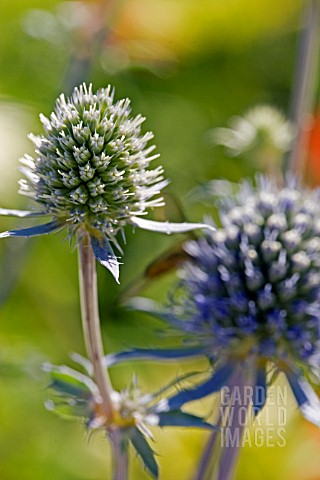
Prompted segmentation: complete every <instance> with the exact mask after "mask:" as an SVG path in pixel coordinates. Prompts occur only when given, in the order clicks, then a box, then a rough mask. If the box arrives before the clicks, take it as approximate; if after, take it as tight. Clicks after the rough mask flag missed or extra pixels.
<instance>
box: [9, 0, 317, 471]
mask: <svg viewBox="0 0 320 480" xmlns="http://www.w3.org/2000/svg"><path fill="white" fill-rule="evenodd" d="M302 7H303V2H302V1H299V0H269V1H268V2H261V1H257V0H201V1H199V2H195V1H194V0H114V1H112V0H109V1H101V2H99V1H96V2H93V1H82V2H58V1H55V0H47V1H46V2H45V6H44V2H43V1H40V0H38V1H36V0H34V1H32V0H20V1H19V2H12V1H11V0H1V1H0V62H1V66H0V68H1V70H0V71H1V75H0V127H1V128H0V141H1V146H2V148H1V150H0V204H1V206H3V207H7V208H25V207H27V200H26V198H23V197H20V196H19V195H18V194H17V180H18V179H19V178H20V174H19V171H18V169H17V166H18V159H19V157H21V156H22V155H23V154H24V153H25V152H28V153H30V154H32V146H31V143H30V142H29V141H28V139H27V133H29V132H31V131H32V132H34V133H40V122H39V120H38V114H39V113H40V112H43V113H44V114H46V115H49V114H50V112H51V111H52V109H53V105H54V100H55V98H56V96H57V95H58V94H60V93H61V92H62V91H64V92H66V93H70V92H71V90H72V88H73V86H75V85H77V84H79V83H81V82H82V81H88V82H92V83H93V85H94V88H98V87H102V86H106V85H107V84H109V83H112V84H113V85H114V86H115V88H116V98H122V97H124V96H128V97H130V98H131V99H132V105H133V111H134V113H142V114H143V115H145V116H146V117H147V121H146V122H145V129H150V130H152V131H153V132H154V133H155V143H156V145H157V151H158V152H159V153H161V159H160V161H161V164H162V165H163V166H164V167H165V171H166V175H167V177H168V178H170V179H171V184H170V186H169V187H168V188H167V192H168V207H167V208H166V210H165V211H164V212H161V214H163V216H165V217H166V218H169V219H170V220H176V221H179V220H180V218H181V213H180V212H179V209H178V208H176V206H175V203H176V200H174V198H176V199H179V202H180V204H181V205H182V207H183V209H184V212H185V215H186V216H187V218H188V219H190V220H193V221H196V220H200V219H201V216H202V215H203V214H204V213H205V212H206V209H205V207H204V206H203V205H202V206H200V207H199V206H195V205H190V202H189V203H188V195H187V194H188V192H189V191H190V189H192V188H194V187H196V186H199V185H201V184H203V182H205V181H207V180H211V179H220V178H228V179H230V180H232V181H237V180H239V179H240V178H243V177H246V176H252V175H253V174H254V171H255V170H256V168H255V166H254V165H252V164H250V163H248V162H246V161H245V160H244V159H239V158H235V159H230V158H227V157H226V155H225V153H224V151H223V149H221V148H217V147H215V148H214V147H213V146H212V144H211V143H210V141H209V137H208V131H209V130H210V129H211V128H213V127H220V126H225V125H226V124H227V121H228V119H229V118H230V116H232V115H241V114H242V113H243V112H244V111H246V110H247V109H248V108H249V107H251V106H254V105H255V104H261V103H269V104H271V105H274V106H277V107H279V108H280V109H281V110H282V111H283V112H284V113H287V112H288V108H289V103H290V94H291V90H292V82H293V74H294V66H295V59H296V50H297V40H298V37H299V33H300V28H301V10H302ZM44 8H45V9H44ZM173 197H174V198H173ZM18 223H19V225H20V226H21V222H15V221H14V220H12V219H5V218H2V219H1V230H5V229H7V228H9V227H14V226H17V225H18ZM127 233H128V235H127V245H126V247H125V256H124V265H122V267H121V286H118V285H115V283H114V282H113V281H112V279H111V276H110V275H109V274H108V272H106V271H105V270H103V269H102V268H101V269H100V268H99V271H98V274H99V290H100V308H101V321H102V327H103V333H104V340H105V348H106V351H107V352H111V351H115V350H119V349H123V348H128V347H130V346H135V345H136V346H153V345H164V344H165V343H166V342H167V341H168V340H166V339H163V338H161V337H160V338H158V337H157V336H156V332H157V330H158V329H159V328H160V327H161V325H160V323H157V321H155V320H153V319H151V318H150V317H148V316H146V315H142V314H137V313H132V312H128V311H126V310H125V309H124V308H122V307H121V306H120V305H119V297H120V296H121V295H123V292H124V291H125V289H126V288H129V286H130V285H132V284H134V285H137V283H138V281H140V280H139V279H140V278H141V275H142V273H143V270H144V268H145V267H146V266H147V265H148V264H149V262H150V261H151V260H152V259H153V258H154V255H155V252H158V253H161V252H164V251H166V249H168V248H169V247H170V246H172V245H175V244H176V243H177V242H178V241H181V239H183V238H182V237H178V238H177V237H175V238H173V237H170V238H168V237H165V236H163V237H162V236H160V235H155V234H153V233H147V232H139V231H137V232H136V233H135V234H134V235H133V234H132V233H131V232H127ZM64 235H65V234H63V233H62V234H59V235H52V236H49V237H47V238H39V239H34V240H29V241H24V240H18V239H13V240H11V241H10V240H9V241H8V240H3V241H2V243H1V245H0V282H1V283H0V285H1V286H0V321H1V328H0V478H1V479H2V480H17V479H19V480H31V479H32V480H43V479H46V480H58V479H59V480H60V479H66V480H82V479H83V480H84V479H90V480H106V479H110V478H111V473H110V453H109V448H108V445H107V443H106V442H105V440H104V438H103V436H102V435H97V434H95V435H93V436H92V437H90V438H88V436H87V435H86V433H85V431H84V428H83V426H82V425H80V424H77V423H72V422H65V421H64V420H62V419H60V418H58V417H55V416H53V415H52V414H51V413H49V412H47V411H46V410H45V408H44V406H43V404H44V400H45V399H46V397H47V395H48V393H47V391H46V385H47V383H48V379H47V378H46V377H45V376H44V374H42V373H41V370H40V365H41V363H42V362H44V361H47V360H49V361H51V362H53V363H68V364H71V361H70V360H69V357H68V353H69V352H71V351H76V352H79V353H84V345H83V340H82V333H81V322H80V312H79V297H78V284H77V282H78V280H77V256H76V252H73V253H71V250H70V247H69V245H68V242H66V241H64V240H65V236H64ZM173 279H174V274H172V273H171V274H169V275H167V276H166V277H163V278H161V279H159V280H156V281H153V282H149V283H147V284H145V285H144V287H143V289H142V290H141V291H140V292H139V293H140V294H143V295H146V296H152V297H154V298H157V299H160V300H164V299H165V298H166V290H167V288H168V286H170V284H171V283H172V281H173ZM132 282H133V283H132ZM170 341H171V342H172V340H170ZM199 366H200V365H199V364H198V365H194V364H191V363H186V364H185V365H183V366H181V365H178V364H174V365H171V366H166V365H164V366H163V365H162V366H161V365H157V364H148V365H146V364H141V363H136V364H134V365H129V366H121V367H120V366H119V367H117V368H114V369H113V371H112V372H111V375H112V379H113V382H114V385H115V387H116V388H123V387H124V386H125V385H126V384H127V383H128V382H129V381H130V379H131V377H132V374H133V372H134V371H137V372H138V374H139V378H140V382H141V385H142V386H143V388H145V389H146V390H154V389H157V388H159V387H160V386H161V385H163V384H164V383H165V382H167V381H168V380H169V379H171V378H173V377H174V375H176V374H177V373H181V371H182V370H185V369H190V368H192V369H194V368H196V367H199ZM197 409H198V411H199V409H202V411H204V412H206V413H208V414H209V413H210V411H211V409H212V406H211V403H208V402H207V401H206V402H202V403H201V402H200V403H199V405H198V406H197ZM289 410H290V411H289V412H288V424H287V426H286V447H285V448H266V447H261V448H257V447H251V448H245V449H244V450H243V451H242V454H241V461H240V465H239V468H238V473H237V479H238V480H240V479H241V480H253V479H254V480H260V479H261V480H269V479H270V480H271V479H273V480H274V479H275V480H278V479H287V478H290V479H292V480H317V479H320V459H319V454H318V452H319V447H320V432H319V431H318V430H317V429H316V428H315V427H313V426H310V425H308V424H307V423H305V422H304V421H303V420H302V419H301V418H300V416H299V415H298V414H297V413H296V411H295V405H294V401H293V400H292V401H291V403H290V405H289ZM155 437H156V439H157V443H156V444H155V450H156V451H157V452H158V453H159V457H158V459H159V463H160V468H161V478H162V479H164V480H175V479H181V480H184V479H191V478H192V473H193V471H194V469H195V466H196V461H197V458H198V457H199V454H200V450H201V447H202V445H203V444H204V442H205V439H206V434H205V433H203V432H198V431H190V430H188V431H184V430H181V431H180V430H179V431H178V430H169V429H165V430H163V431H161V432H159V431H155ZM306 459H308V460H307V461H306ZM131 478H132V480H138V479H139V480H143V479H145V478H147V476H146V475H145V473H144V472H143V471H142V469H141V466H140V463H139V460H138V459H135V458H133V459H132V477H131Z"/></svg>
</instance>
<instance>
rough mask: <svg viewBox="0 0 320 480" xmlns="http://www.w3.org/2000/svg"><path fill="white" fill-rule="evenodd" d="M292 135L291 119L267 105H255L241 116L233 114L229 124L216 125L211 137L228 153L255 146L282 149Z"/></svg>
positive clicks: (290, 140) (246, 150)
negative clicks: (224, 125) (227, 125)
mask: <svg viewBox="0 0 320 480" xmlns="http://www.w3.org/2000/svg"><path fill="white" fill-rule="evenodd" d="M293 136H294V132H293V127H292V125H291V123H290V122H289V121H288V120H287V119H286V118H285V117H284V115H283V114H282V113H281V112H280V111H279V110H277V109H276V108H274V107H271V106H270V105H257V106H256V107H254V108H252V109H250V110H249V111H248V112H247V113H245V115H243V116H242V117H232V119H231V120H230V128H215V129H214V130H212V138H213V141H214V142H215V143H217V144H218V145H223V146H225V147H226V148H227V149H228V153H229V154H230V155H231V156H237V155H240V154H242V153H246V152H248V151H250V150H252V149H255V148H257V147H260V148H263V149H265V148H267V149H268V151H269V152H270V151H276V152H279V153H284V152H286V151H287V150H289V148H290V145H291V142H292V139H293Z"/></svg>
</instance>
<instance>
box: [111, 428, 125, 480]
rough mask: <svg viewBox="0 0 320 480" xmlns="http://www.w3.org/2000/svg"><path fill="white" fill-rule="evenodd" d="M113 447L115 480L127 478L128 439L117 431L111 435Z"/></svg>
mask: <svg viewBox="0 0 320 480" xmlns="http://www.w3.org/2000/svg"><path fill="white" fill-rule="evenodd" d="M110 441H111V444H112V447H113V459H114V468H113V480H127V478H128V441H127V440H123V438H121V437H120V436H119V435H118V432H117V431H115V432H113V433H112V434H111V435H110Z"/></svg>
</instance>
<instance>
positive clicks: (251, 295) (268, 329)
mask: <svg viewBox="0 0 320 480" xmlns="http://www.w3.org/2000/svg"><path fill="white" fill-rule="evenodd" d="M319 201H320V191H319V190H306V189H302V188H300V187H299V185H298V183H297V182H296V181H295V180H292V179H291V180H289V181H287V183H286V185H285V187H284V188H281V189H279V188H278V187H277V186H276V185H275V184H273V183H272V182H270V181H269V180H267V179H266V178H264V177H260V178H259V179H258V182H257V187H256V188H254V187H252V185H251V184H249V183H243V184H242V186H241V188H240V191H239V192H238V193H237V194H236V195H234V196H233V197H230V198H228V199H224V201H223V202H222V206H221V209H220V220H221V223H222V228H220V229H218V230H217V231H215V232H212V233H211V232H210V233H209V234H208V235H206V236H205V237H203V238H201V239H199V240H195V241H191V242H188V243H187V244H186V247H185V248H186V251H187V253H188V254H189V256H190V261H188V262H186V263H185V265H184V266H183V268H182V269H181V271H180V278H181V281H180V284H179V287H178V288H177V291H176V294H175V295H174V296H173V299H172V305H171V309H172V310H171V311H172V313H171V318H172V319H173V323H174V325H175V327H177V328H178V329H180V330H182V331H183V332H184V333H186V334H187V336H190V338H192V339H193V340H194V341H195V343H196V344H198V346H199V345H202V347H203V352H204V353H205V354H206V355H207V356H208V357H210V358H211V359H212V360H213V361H214V362H216V365H217V369H216V371H215V373H214V375H213V377H212V378H210V379H209V380H208V381H207V382H205V383H204V384H203V385H202V386H200V387H199V388H196V389H194V390H191V391H189V393H187V392H179V394H177V396H175V397H174V398H173V399H172V400H171V401H169V404H170V405H171V406H172V405H173V404H174V405H175V406H177V405H180V403H181V401H184V400H186V398H187V397H188V395H189V399H196V398H200V397H201V396H205V395H207V394H209V393H212V392H213V391H217V390H219V389H220V388H222V387H223V386H224V385H228V382H229V381H231V379H232V377H233V376H234V375H236V369H237V368H238V367H239V364H242V365H245V366H246V367H249V370H250V369H251V371H252V372H254V376H255V380H254V384H255V385H258V386H260V387H263V388H264V389H265V390H266V389H267V379H266V366H267V363H269V364H270V362H271V363H272V364H273V366H274V368H275V369H276V371H278V372H280V371H283V372H284V373H285V375H286V376H287V378H288V381H289V383H290V385H291V388H292V390H293V393H294V394H295V397H296V399H297V401H298V404H299V405H300V408H301V410H302V412H303V413H304V415H305V416H306V417H307V418H308V419H309V420H311V421H313V422H315V423H316V424H318V425H320V402H319V400H318V398H317V397H316V395H315V394H314V392H313V390H312V389H311V386H310V385H309V384H308V383H307V382H306V380H305V378H304V377H303V374H302V370H307V371H309V372H310V371H311V370H312V369H314V368H315V369H316V370H319V366H320V365H319V361H318V358H319V353H320V315H319V312H320V219H319ZM238 373H239V372H238ZM252 400H253V404H254V403H255V402H254V398H253V399H252ZM264 401H265V396H264V399H263V402H262V403H261V404H260V405H259V404H254V405H253V407H254V410H255V412H256V413H257V412H258V411H259V410H260V409H261V408H262V406H263V403H264Z"/></svg>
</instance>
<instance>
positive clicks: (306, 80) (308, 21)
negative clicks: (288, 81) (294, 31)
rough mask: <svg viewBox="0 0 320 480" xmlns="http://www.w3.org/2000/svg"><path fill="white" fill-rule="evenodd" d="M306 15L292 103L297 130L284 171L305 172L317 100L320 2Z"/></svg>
mask: <svg viewBox="0 0 320 480" xmlns="http://www.w3.org/2000/svg"><path fill="white" fill-rule="evenodd" d="M303 13H304V27H303V30H302V33H301V37H300V42H299V48H298V58H297V64H296V71H295V79H294V87H293V94H292V104H291V120H292V122H293V124H294V126H295V127H296V138H295V141H294V144H293V148H292V150H291V152H290V153H289V155H288V156H287V158H286V159H285V162H284V170H285V171H288V170H291V171H292V172H295V173H296V172H300V173H301V172H302V170H303V167H304V163H305V156H306V142H307V138H308V130H309V128H310V118H311V115H312V113H313V110H314V104H315V100H316V86H317V71H318V59H319V58H318V57H319V49H320V42H319V32H320V3H319V0H308V1H307V2H306V7H305V11H304V12H303Z"/></svg>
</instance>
